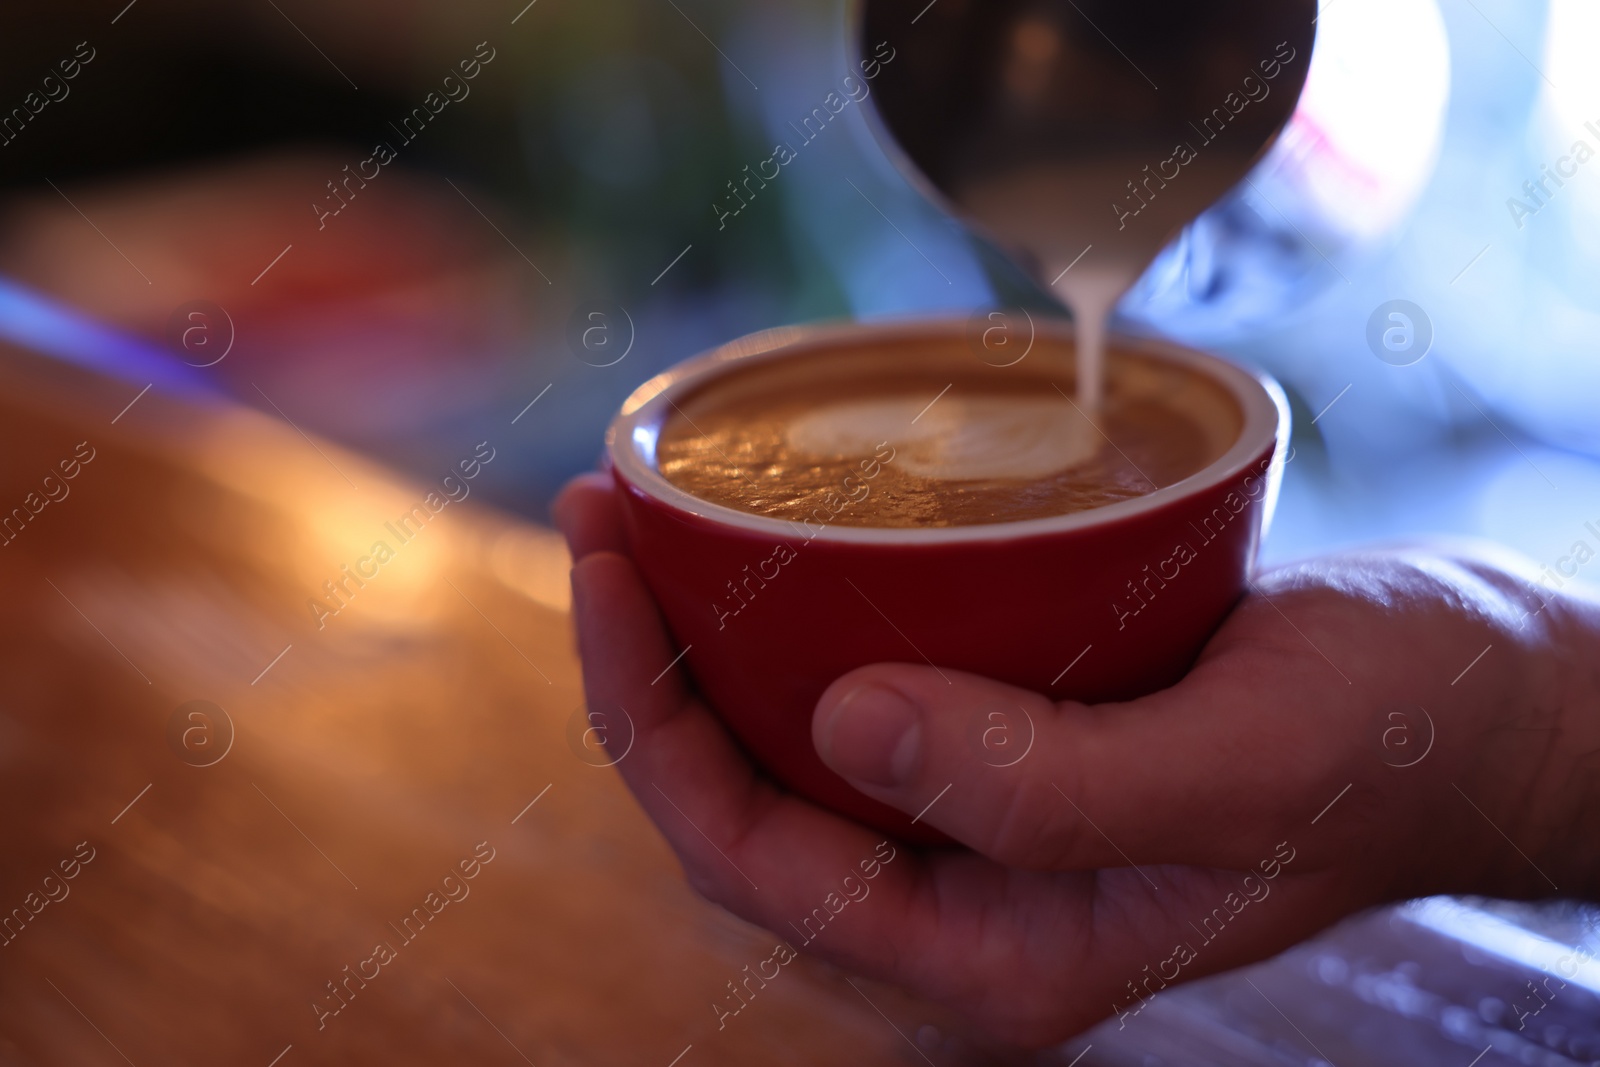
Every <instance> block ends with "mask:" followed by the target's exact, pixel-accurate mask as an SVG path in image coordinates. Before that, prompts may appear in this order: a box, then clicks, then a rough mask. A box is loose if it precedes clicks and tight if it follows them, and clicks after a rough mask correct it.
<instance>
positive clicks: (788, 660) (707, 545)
mask: <svg viewBox="0 0 1600 1067" xmlns="http://www.w3.org/2000/svg"><path fill="white" fill-rule="evenodd" d="M968 335H969V334H968V329H967V324H966V322H965V321H921V322H914V323H895V324H885V325H842V326H821V327H796V328H787V329H781V330H774V331H770V332H767V333H763V334H757V335H754V336H751V337H747V338H743V339H741V340H738V341H734V342H732V343H730V344H727V345H724V346H722V347H720V348H717V349H715V350H713V351H711V352H708V353H706V354H704V355H701V356H698V357H696V358H694V359H691V360H688V361H687V362H685V363H681V364H679V365H678V366H676V367H674V368H672V369H670V370H668V371H666V372H664V373H662V374H660V375H658V376H657V377H655V378H653V379H651V380H650V381H648V382H646V383H645V384H644V385H642V386H640V387H639V389H638V390H637V391H636V392H635V393H634V394H633V395H632V396H631V397H630V398H629V399H628V401H627V403H626V404H624V405H623V408H622V410H621V412H620V413H619V414H618V415H617V417H616V419H615V420H614V421H613V422H612V425H611V428H610V430H609V432H608V434H607V447H608V451H609V458H610V465H611V470H612V473H613V476H614V477H615V479H616V486H617V491H618V493H619V494H620V497H621V500H622V504H623V513H624V517H625V521H626V525H627V534H628V538H629V545H630V548H631V551H632V554H633V559H634V561H635V563H636V564H637V565H638V567H639V570H640V571H641V572H642V574H643V575H644V579H645V581H646V583H647V584H648V585H649V587H650V590H651V592H652V593H653V594H654V595H655V599H656V601H657V602H658V603H659V604H660V606H661V611H662V613H663V614H664V615H665V617H666V620H667V624H668V626H669V627H670V628H671V630H672V634H673V637H674V638H675V639H676V640H677V642H678V645H679V647H680V648H683V649H685V650H686V651H685V654H684V659H683V662H684V663H685V664H686V665H687V667H688V670H689V673H690V674H691V676H692V678H693V682H694V685H695V686H696V687H697V688H698V690H699V692H700V693H701V694H702V695H703V696H704V698H705V699H706V700H707V701H708V702H709V703H710V705H711V706H712V707H713V708H715V709H716V711H717V712H718V714H719V715H721V717H722V718H723V720H724V721H725V722H726V723H727V725H728V726H729V728H730V729H731V730H732V731H733V733H734V734H735V735H737V736H738V738H739V739H740V741H741V742H743V744H744V746H745V748H746V749H747V750H748V751H749V753H750V754H751V755H752V756H753V757H754V758H755V760H756V761H757V762H759V763H760V764H761V765H762V766H763V767H765V769H766V770H767V771H768V772H769V773H770V774H771V775H772V776H773V777H774V778H776V779H777V780H778V781H779V782H781V783H782V784H783V785H785V786H787V787H788V788H789V789H791V790H793V791H795V792H796V793H799V794H802V795H804V796H806V797H809V798H810V799H812V800H814V801H816V802H817V803H819V804H822V805H825V806H826V807H829V808H831V809H833V810H834V811H837V812H841V813H843V814H845V815H849V816H851V817H853V818H855V819H858V820H860V821H862V822H864V823H867V824H870V825H872V826H875V827H878V828H879V829H882V830H884V831H887V832H889V833H892V834H895V835H897V836H900V837H902V838H904V839H907V840H912V841H938V840H942V838H941V837H940V836H939V835H938V834H937V833H933V832H930V831H929V830H928V829H927V827H926V825H925V824H919V825H913V823H912V819H911V817H910V816H907V815H905V814H903V813H901V812H899V811H896V810H893V809H891V808H889V807H887V806H885V805H882V804H880V803H878V802H877V801H875V800H872V799H870V798H868V797H866V796H865V795H863V794H861V793H859V792H857V791H856V790H855V789H853V788H851V787H850V786H849V785H848V784H847V783H846V782H845V781H844V779H842V778H840V777H839V776H838V775H836V774H834V773H833V772H832V771H831V770H829V769H828V768H827V767H826V766H824V765H823V763H822V761H821V760H820V759H819V758H818V756H817V754H816V751H815V749H814V748H813V747H812V744H811V716H812V712H813V710H814V709H815V707H816V703H817V699H818V698H819V697H820V696H821V695H822V692H823V690H824V689H826V688H827V687H828V685H829V684H831V683H832V682H833V681H834V680H835V679H837V678H838V677H839V676H840V675H842V674H844V673H846V672H847V671H850V670H853V669H855V668H857V667H861V666H865V665H867V664H870V663H882V662H905V663H914V664H933V665H937V666H938V667H940V668H942V669H944V670H952V669H953V670H960V671H969V672H971V673H974V674H980V675H984V676H986V677H989V678H995V679H999V680H1001V681H1004V682H1009V683H1011V684H1012V685H1016V686H1021V687H1023V688H1026V689H1030V690H1033V691H1035V692H1039V693H1043V694H1046V695H1048V696H1049V697H1050V698H1051V699H1053V700H1077V701H1083V702H1086V703H1094V702H1100V701H1112V700H1126V699H1130V698H1133V697H1136V696H1140V695H1143V694H1146V693H1150V692H1154V691H1155V690H1158V689H1161V688H1164V687H1166V686H1169V685H1171V684H1172V683H1174V682H1175V681H1177V680H1178V679H1179V678H1180V677H1181V676H1182V675H1183V674H1184V672H1185V671H1186V670H1188V668H1189V666H1190V665H1191V664H1192V663H1193V662H1194V659H1195V656H1196V655H1197V654H1198V653H1199V651H1200V649H1201V647H1202V646H1203V645H1204V644H1205V642H1206V640H1207V639H1208V638H1209V637H1210V636H1211V634H1212V633H1213V632H1214V631H1215V630H1216V628H1217V626H1218V625H1219V624H1220V623H1221V621H1222V619H1223V617H1224V616H1225V615H1226V614H1227V613H1228V611H1229V610H1230V609H1231V608H1232V607H1233V605H1234V603H1235V602H1236V601H1237V600H1238V599H1239V597H1240V595H1241V594H1242V593H1243V591H1244V589H1245V587H1246V584H1247V583H1248V581H1249V579H1250V575H1251V571H1252V567H1253V566H1254V561H1255V557H1256V550H1257V546H1258V545H1259V543H1260V540H1261V537H1262V534H1263V533H1264V531H1265V528H1266V526H1267V523H1268V521H1269V519H1270V518H1271V515H1272V511H1273V507H1274V504H1275V501H1276V498H1277V493H1278V483H1279V480H1280V477H1281V469H1282V463H1283V454H1284V448H1285V446H1286V443H1287V440H1288V433H1289V410H1288V404H1287V402H1286V401H1285V399H1284V397H1283V393H1282V391H1281V390H1280V389H1279V388H1278V386H1277V384H1276V383H1275V382H1273V381H1271V380H1270V379H1268V378H1266V377H1264V376H1261V375H1259V374H1255V373H1252V372H1250V371H1246V370H1243V369H1241V368H1239V367H1237V366H1235V365H1233V364H1231V363H1228V362H1225V361H1223V360H1221V359H1218V358H1216V357H1214V356H1209V355H1205V354H1203V353H1200V352H1196V351H1193V350H1190V349H1186V348H1182V347H1179V346H1176V345H1172V344H1167V343H1164V342H1161V341H1155V340H1141V339H1132V338H1127V337H1117V338H1114V339H1113V346H1114V348H1116V349H1118V350H1122V351H1127V352H1131V353H1134V354H1138V355H1143V356H1145V357H1148V358H1153V359H1156V360H1159V361H1166V362H1172V363H1177V364H1181V365H1182V366H1184V367H1187V368H1190V369H1192V370H1195V371H1198V372H1199V373H1200V374H1201V375H1203V376H1204V377H1205V378H1206V379H1208V380H1209V381H1211V382H1213V383H1215V384H1217V385H1219V386H1220V387H1221V392H1222V394H1223V395H1224V396H1225V398H1226V400H1225V403H1226V402H1231V403H1232V404H1234V405H1235V406H1236V408H1237V411H1236V412H1234V413H1233V414H1234V415H1236V416H1237V417H1236V418H1235V419H1234V420H1233V422H1232V423H1231V427H1232V428H1236V429H1237V433H1236V435H1234V436H1235V439H1234V440H1233V443H1232V445H1231V446H1226V445H1225V443H1224V447H1225V451H1224V452H1223V454H1222V455H1221V457H1220V458H1218V459H1216V460H1215V461H1214V462H1212V463H1211V464H1210V465H1209V466H1207V467H1205V468H1204V469H1203V470H1202V471H1200V472H1199V473H1198V474H1195V475H1193V476H1191V477H1189V478H1186V479H1184V480H1183V481H1181V482H1179V483H1177V484H1175V485H1171V486H1168V487H1166V488H1164V489H1159V490H1157V491H1155V492H1153V493H1150V494H1149V495H1147V496H1143V497H1138V498H1135V499H1132V500H1125V501H1122V502H1119V503H1115V504H1110V505H1107V506H1104V507H1100V508H1095V509H1092V510H1089V511H1082V512H1078V513H1075V514H1069V515H1058V516H1053V517H1049V518H1042V519H1030V520H1026V521H1020V522H1007V523H997V524H991V525H975V526H956V527H942V528H919V529H887V528H863V527H858V526H843V525H838V524H832V525H821V524H808V525H807V526H804V527H803V526H802V525H801V524H799V523H794V522H789V521H787V520H782V519H774V518H768V517H764V516H758V515H754V514H750V513H747V512H744V511H738V510H735V509H732V508H729V507H725V506H722V505H719V504H714V503H711V502H709V501H706V500H701V499H698V498H696V497H693V496H690V495H689V494H687V493H685V492H684V491H683V490H681V489H679V488H677V487H676V486H674V485H672V484H671V483H670V482H668V481H667V480H666V479H665V478H664V477H663V476H662V475H661V474H660V473H659V471H658V470H657V469H656V466H655V443H656V439H657V435H658V433H659V431H660V429H661V427H662V425H663V423H664V422H665V421H666V419H667V417H668V416H669V415H670V414H671V413H672V412H673V410H674V405H675V404H681V403H683V402H684V401H685V400H686V399H687V398H689V397H691V396H692V395H693V394H694V393H695V392H696V391H697V390H699V389H701V388H703V387H705V386H706V385H707V383H710V382H713V381H715V380H716V379H718V378H719V377H721V376H722V375H725V374H727V373H729V372H730V371H734V370H738V369H740V368H745V367H748V366H750V365H751V364H753V363H755V362H757V361H760V362H766V361H777V360H791V359H801V358H805V357H806V356H807V355H808V354H809V355H816V354H818V353H828V352H836V351H839V352H842V351H863V352H866V351H875V350H882V349H883V348H884V347H885V346H901V347H905V348H906V350H907V351H908V352H914V353H915V359H916V360H917V366H918V367H919V368H921V369H924V370H925V369H927V368H928V367H929V366H938V364H939V361H940V360H947V361H950V363H951V365H952V369H955V365H956V364H962V363H963V361H965V362H964V365H965V366H966V367H967V368H970V367H971V366H972V365H973V363H975V362H976V361H977V360H978V358H979V355H978V354H977V353H975V352H974V350H973V348H972V347H971V346H970V345H969V344H968V341H967V337H968ZM1039 339H1040V340H1041V341H1043V342H1044V343H1045V344H1046V345H1049V344H1055V345H1057V346H1058V347H1059V346H1061V345H1063V344H1067V343H1070V339H1071V330H1070V327H1068V326H1065V325H1062V326H1057V327H1046V326H1040V327H1039ZM1035 358H1036V359H1038V358H1043V357H1040V356H1038V355H1036V356H1035ZM1035 369H1036V368H1035ZM735 598H737V599H735ZM734 608H737V609H738V610H737V612H736V613H733V609H734ZM972 715H973V726H972V729H971V730H970V731H969V735H970V736H974V737H975V738H977V737H980V736H982V737H984V738H985V739H986V740H985V743H986V741H987V731H988V730H989V729H990V728H989V727H986V726H985V723H997V722H1002V721H1005V722H1006V726H1007V728H1008V729H1009V728H1010V727H1011V726H1012V725H1017V724H1013V723H1012V722H1010V721H1009V720H1008V719H1007V718H1006V716H1005V715H1004V713H1003V709H1002V711H1001V712H998V713H997V712H995V711H994V710H993V709H990V710H987V711H986V710H985V709H978V708H974V709H972ZM1012 718H1015V716H1012ZM1012 740H1013V742H1014V743H1013V745H1012V748H1013V750H1017V749H1019V748H1021V747H1022V746H1021V742H1022V741H1023V740H1025V739H1022V738H1020V737H1018V738H1014V739H1012ZM998 751H999V750H997V753H996V754H987V753H984V752H982V751H975V758H980V757H983V758H986V759H987V761H988V762H990V763H991V764H995V765H999V762H1000V756H999V755H998Z"/></svg>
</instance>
